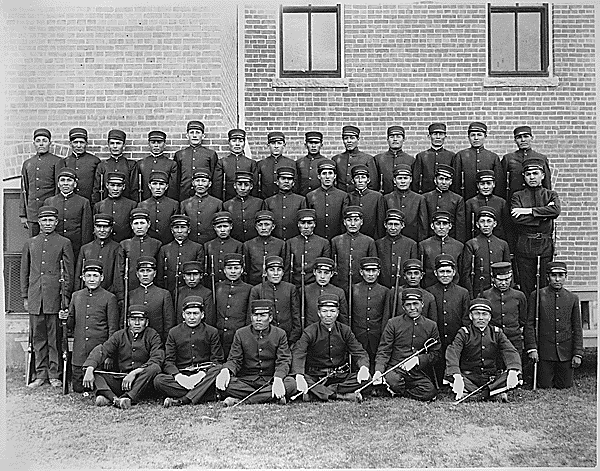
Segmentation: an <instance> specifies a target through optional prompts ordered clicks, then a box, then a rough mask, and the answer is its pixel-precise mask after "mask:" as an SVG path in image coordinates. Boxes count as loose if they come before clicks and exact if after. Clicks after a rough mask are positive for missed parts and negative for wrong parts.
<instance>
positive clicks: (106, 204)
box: [94, 172, 137, 242]
mask: <svg viewBox="0 0 600 471" xmlns="http://www.w3.org/2000/svg"><path fill="white" fill-rule="evenodd" d="M104 175H105V177H104V178H106V180H105V186H106V194H108V196H107V197H106V198H104V199H103V200H102V201H98V202H97V203H96V204H94V214H100V213H101V214H109V215H110V216H112V218H113V220H114V224H113V231H112V238H113V240H114V241H115V242H121V241H122V240H125V239H130V238H131V237H132V236H133V233H132V232H131V225H130V224H129V215H130V214H131V210H132V209H133V208H135V207H136V206H137V203H136V202H135V201H133V200H130V199H129V198H126V197H125V196H123V192H124V191H125V182H126V176H125V174H124V173H121V172H108V173H105V174H104Z"/></svg>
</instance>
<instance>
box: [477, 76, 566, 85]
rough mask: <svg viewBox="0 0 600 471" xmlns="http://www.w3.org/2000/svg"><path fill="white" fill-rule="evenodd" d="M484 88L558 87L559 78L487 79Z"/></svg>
mask: <svg viewBox="0 0 600 471" xmlns="http://www.w3.org/2000/svg"><path fill="white" fill-rule="evenodd" d="M483 86H484V87H558V77H485V78H484V79H483Z"/></svg>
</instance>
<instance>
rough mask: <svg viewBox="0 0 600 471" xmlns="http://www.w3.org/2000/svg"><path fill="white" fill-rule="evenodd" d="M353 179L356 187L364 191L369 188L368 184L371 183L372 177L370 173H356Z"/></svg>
mask: <svg viewBox="0 0 600 471" xmlns="http://www.w3.org/2000/svg"><path fill="white" fill-rule="evenodd" d="M353 181H354V186H355V187H356V189H357V190H361V191H362V190H364V189H366V188H367V185H368V184H369V182H370V181H371V179H370V178H369V176H368V175H364V174H360V175H356V176H355V177H354V178H353Z"/></svg>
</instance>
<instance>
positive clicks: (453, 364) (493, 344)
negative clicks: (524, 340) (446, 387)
mask: <svg viewBox="0 0 600 471" xmlns="http://www.w3.org/2000/svg"><path fill="white" fill-rule="evenodd" d="M469 318H470V319H471V325H470V326H469V327H461V328H460V329H459V331H458V333H457V334H456V337H454V341H453V342H452V343H451V344H450V345H449V346H448V349H447V350H446V374H445V379H444V382H449V383H451V384H452V391H453V392H455V393H456V399H457V400H458V399H460V398H461V397H462V396H463V395H464V393H465V391H466V392H473V391H475V390H476V389H477V388H479V387H481V386H483V385H485V384H487V386H486V387H485V388H484V389H483V391H482V393H481V394H482V398H483V399H489V398H490V397H491V396H494V395H496V394H501V396H500V399H501V400H502V402H508V396H507V394H506V392H505V391H507V390H509V389H513V388H516V387H517V385H518V384H519V377H518V375H519V373H520V371H521V358H520V357H519V353H518V352H517V350H516V348H515V347H514V346H513V344H512V343H510V340H508V338H507V337H506V335H504V332H502V329H500V328H499V327H491V326H488V324H489V323H490V320H491V318H492V305H491V303H490V302H489V301H488V300H487V299H483V298H477V299H473V300H472V301H471V303H470V306H469ZM498 355H502V359H503V361H504V364H505V365H506V369H507V371H504V372H500V371H498V370H497V369H496V365H497V360H498ZM488 383H489V384H488Z"/></svg>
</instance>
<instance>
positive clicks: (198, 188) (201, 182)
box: [192, 177, 212, 196]
mask: <svg viewBox="0 0 600 471" xmlns="http://www.w3.org/2000/svg"><path fill="white" fill-rule="evenodd" d="M211 185H212V182H211V181H210V179H208V178H206V177H198V178H194V179H193V180H192V187H193V188H194V192H195V193H196V195H197V196H203V195H205V194H206V193H208V189H209V188H210V187H211Z"/></svg>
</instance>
